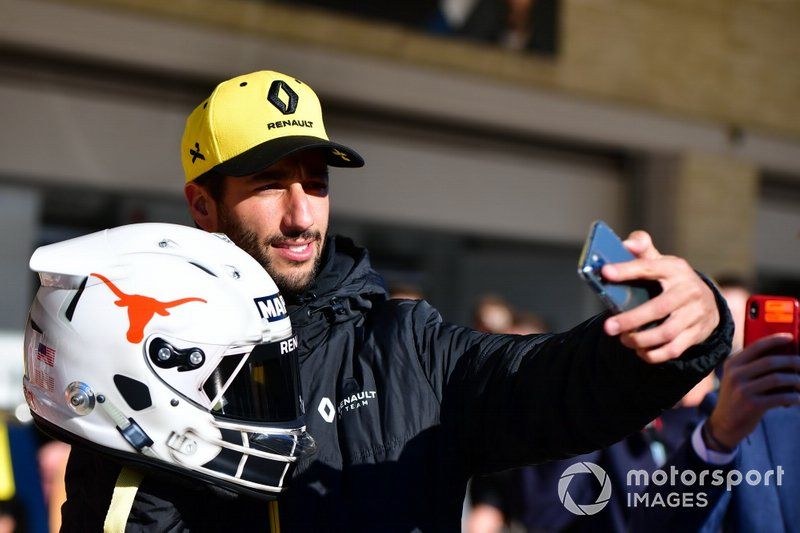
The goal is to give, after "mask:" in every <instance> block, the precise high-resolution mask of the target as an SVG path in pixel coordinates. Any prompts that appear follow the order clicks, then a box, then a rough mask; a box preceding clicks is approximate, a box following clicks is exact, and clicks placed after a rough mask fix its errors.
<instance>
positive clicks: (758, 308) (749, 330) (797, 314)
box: [744, 294, 800, 354]
mask: <svg viewBox="0 0 800 533" xmlns="http://www.w3.org/2000/svg"><path fill="white" fill-rule="evenodd" d="M745 309H747V316H745V322H744V345H745V346H749V345H751V344H752V343H754V342H755V341H757V340H758V339H760V338H762V337H766V336H767V335H773V334H775V333H791V334H792V335H794V340H793V341H792V343H791V345H790V347H788V351H787V348H782V349H779V350H775V353H783V354H786V353H800V350H798V340H797V337H798V334H800V304H798V301H797V298H792V297H790V296H768V295H766V294H754V295H753V296H751V297H750V298H749V299H748V300H747V307H746V308H745Z"/></svg>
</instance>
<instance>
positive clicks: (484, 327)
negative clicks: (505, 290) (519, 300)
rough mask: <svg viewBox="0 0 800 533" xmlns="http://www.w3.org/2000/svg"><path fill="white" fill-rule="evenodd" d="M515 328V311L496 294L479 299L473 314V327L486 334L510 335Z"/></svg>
mask: <svg viewBox="0 0 800 533" xmlns="http://www.w3.org/2000/svg"><path fill="white" fill-rule="evenodd" d="M513 326H514V310H513V309H512V308H511V305H509V303H508V302H506V301H505V300H504V299H503V298H501V297H500V296H497V295H496V294H487V295H485V296H482V297H481V298H479V299H478V302H477V303H476V304H475V307H474V309H473V312H472V327H473V328H475V329H476V330H477V331H482V332H484V333H510V332H511V328H512V327H513Z"/></svg>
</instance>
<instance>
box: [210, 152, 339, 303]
mask: <svg viewBox="0 0 800 533" xmlns="http://www.w3.org/2000/svg"><path fill="white" fill-rule="evenodd" d="M225 180H226V182H225V188H224V194H223V197H222V201H221V202H220V203H219V204H218V205H217V231H222V232H223V233H225V234H227V235H228V237H230V238H231V240H233V242H235V243H236V244H237V245H238V246H239V247H240V248H242V249H243V250H245V251H246V252H247V253H249V254H250V255H251V256H253V257H254V258H255V259H256V260H257V261H258V262H259V263H261V265H262V266H263V267H264V269H265V270H266V271H267V272H268V273H269V275H270V276H272V279H273V280H275V283H276V284H277V285H278V288H279V289H280V290H281V292H283V293H286V294H299V293H301V292H303V291H304V290H305V289H307V288H308V286H309V285H310V284H311V282H312V281H313V280H314V277H315V276H316V273H317V270H318V268H319V263H320V258H321V256H322V246H323V243H324V242H325V236H326V234H327V231H328V212H329V202H328V167H327V164H326V163H325V157H324V155H323V154H322V153H320V152H317V151H306V152H301V153H299V154H295V155H291V156H288V157H285V158H284V159H281V160H280V161H278V162H277V163H275V164H274V165H272V166H271V167H269V168H267V169H266V170H265V171H263V172H260V173H258V174H253V175H250V176H243V177H230V176H229V177H226V178H225Z"/></svg>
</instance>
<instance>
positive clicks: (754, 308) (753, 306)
mask: <svg viewBox="0 0 800 533" xmlns="http://www.w3.org/2000/svg"><path fill="white" fill-rule="evenodd" d="M749 313H750V318H753V319H755V318H758V303H757V302H750V309H749Z"/></svg>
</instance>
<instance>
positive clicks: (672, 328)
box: [620, 307, 800, 360]
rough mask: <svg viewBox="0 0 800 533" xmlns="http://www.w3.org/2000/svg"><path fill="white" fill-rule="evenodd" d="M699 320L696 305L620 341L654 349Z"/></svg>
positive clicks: (627, 335) (635, 348)
mask: <svg viewBox="0 0 800 533" xmlns="http://www.w3.org/2000/svg"><path fill="white" fill-rule="evenodd" d="M656 312H657V311H656ZM620 316H621V315H620ZM699 320H700V310H699V307H694V308H691V309H689V310H687V312H685V313H676V314H674V315H671V316H670V317H669V318H668V319H667V320H666V321H664V323H663V324H661V325H659V326H657V327H654V328H650V329H645V330H641V331H634V332H628V333H623V334H622V335H620V342H622V344H623V345H624V346H626V347H628V348H630V349H632V350H640V349H653V348H656V347H658V346H662V345H664V344H667V343H669V342H672V340H673V339H675V338H676V337H677V336H678V335H680V333H681V332H683V331H685V330H686V329H688V328H690V327H692V326H693V325H694V324H696V323H697V322H698V321H699ZM798 359H799V360H800V358H798Z"/></svg>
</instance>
